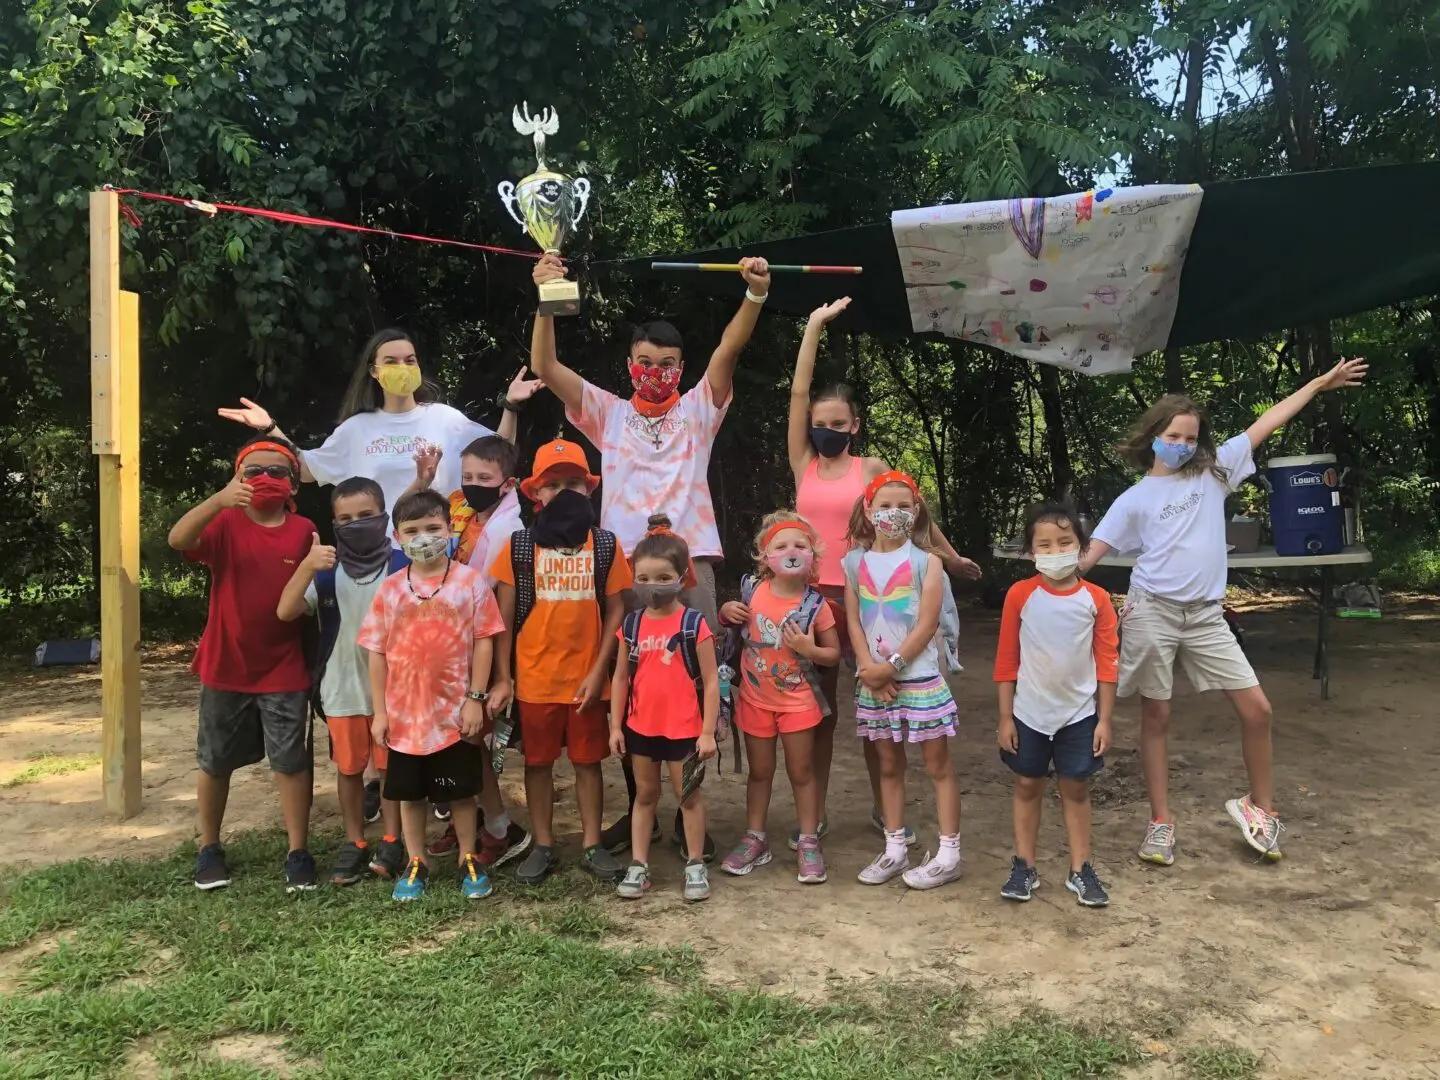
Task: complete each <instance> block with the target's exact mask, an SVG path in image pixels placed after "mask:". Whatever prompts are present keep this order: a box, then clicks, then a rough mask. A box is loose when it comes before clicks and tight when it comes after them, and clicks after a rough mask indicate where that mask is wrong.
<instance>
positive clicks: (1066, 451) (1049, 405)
mask: <svg viewBox="0 0 1440 1080" xmlns="http://www.w3.org/2000/svg"><path fill="white" fill-rule="evenodd" d="M1036 366H1037V367H1038V368H1039V369H1040V405H1041V408H1042V409H1043V411H1044V415H1045V449H1046V450H1047V451H1048V452H1049V455H1050V496H1051V498H1055V499H1064V498H1067V497H1068V496H1069V494H1070V488H1071V487H1072V486H1073V485H1074V483H1075V470H1074V468H1073V466H1072V465H1071V464H1070V442H1069V440H1068V439H1067V438H1066V437H1065V403H1064V400H1063V399H1062V397H1061V395H1060V372H1059V371H1058V370H1056V369H1055V368H1054V367H1053V366H1051V365H1050V364H1038V365H1036Z"/></svg>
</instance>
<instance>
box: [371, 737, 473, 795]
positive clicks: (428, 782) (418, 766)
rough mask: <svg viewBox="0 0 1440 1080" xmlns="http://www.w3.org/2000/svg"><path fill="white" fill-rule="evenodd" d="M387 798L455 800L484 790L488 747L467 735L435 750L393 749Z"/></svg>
mask: <svg viewBox="0 0 1440 1080" xmlns="http://www.w3.org/2000/svg"><path fill="white" fill-rule="evenodd" d="M388 764H389V767H388V768H387V769H386V770H385V792H384V795H385V798H387V799H393V800H395V801H396V802H421V801H423V800H425V799H429V800H430V801H431V802H434V803H448V802H454V801H455V800H456V799H469V798H473V797H474V796H476V795H479V794H480V789H481V788H482V787H484V784H485V768H486V761H485V748H484V747H483V746H476V745H475V744H474V743H468V742H466V741H465V740H464V739H461V740H460V741H459V742H455V743H451V744H450V745H449V746H447V747H445V749H444V750H437V751H435V753H433V754H402V753H401V752H400V751H399V750H391V751H390V761H389V763H388Z"/></svg>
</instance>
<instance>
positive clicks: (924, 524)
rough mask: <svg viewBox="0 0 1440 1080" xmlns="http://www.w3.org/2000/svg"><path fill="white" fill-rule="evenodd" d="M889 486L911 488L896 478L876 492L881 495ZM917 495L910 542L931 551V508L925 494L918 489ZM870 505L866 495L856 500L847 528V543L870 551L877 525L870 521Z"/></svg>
mask: <svg viewBox="0 0 1440 1080" xmlns="http://www.w3.org/2000/svg"><path fill="white" fill-rule="evenodd" d="M887 487H903V488H905V490H906V491H910V488H909V487H908V486H907V485H906V484H903V483H901V482H900V481H898V480H896V481H894V482H893V483H890V484H883V485H881V487H880V490H879V491H877V492H875V494H876V495H879V494H880V492H881V491H884V490H885V489H886V488H887ZM911 494H912V495H914V497H915V524H914V526H913V527H911V529H910V542H911V543H912V544H914V545H915V546H916V547H918V548H919V549H920V550H921V551H929V550H930V548H931V544H930V531H931V530H932V529H933V528H934V524H933V523H932V522H931V520H930V508H929V507H928V506H927V505H926V504H925V496H924V495H921V494H920V493H919V492H918V491H914V492H911ZM869 509H870V508H869V505H868V504H867V503H866V502H865V496H864V495H861V496H860V497H859V498H858V499H856V500H855V508H854V509H853V510H851V511H850V527H849V528H848V529H846V530H845V543H846V544H848V545H849V546H850V547H858V548H864V549H865V550H866V551H869V550H870V548H871V546H872V545H874V543H875V526H874V524H872V523H871V521H870V513H869Z"/></svg>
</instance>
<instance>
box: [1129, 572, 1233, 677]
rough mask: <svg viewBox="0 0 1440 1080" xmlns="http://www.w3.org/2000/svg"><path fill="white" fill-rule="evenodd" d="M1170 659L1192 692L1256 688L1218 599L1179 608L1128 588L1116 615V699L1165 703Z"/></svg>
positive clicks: (1172, 674) (1171, 672) (1171, 674)
mask: <svg viewBox="0 0 1440 1080" xmlns="http://www.w3.org/2000/svg"><path fill="white" fill-rule="evenodd" d="M1176 660H1179V661H1180V664H1181V666H1183V667H1184V669H1185V675H1186V677H1187V678H1188V679H1189V680H1190V683H1191V685H1192V686H1194V687H1195V689H1196V690H1198V691H1202V692H1203V691H1205V690H1245V689H1248V688H1249V687H1252V686H1259V685H1260V680H1259V679H1257V678H1256V677H1255V669H1254V668H1252V667H1251V666H1250V661H1249V660H1247V659H1246V658H1245V653H1244V651H1243V650H1242V649H1241V648H1240V643H1239V642H1238V641H1236V640H1235V635H1234V633H1232V632H1231V630H1230V624H1229V623H1227V622H1226V621H1225V611H1224V609H1223V608H1222V607H1221V606H1220V604H1219V602H1218V601H1212V602H1205V601H1200V602H1197V603H1192V604H1181V603H1176V602H1175V601H1173V600H1166V599H1164V598H1163V597H1159V596H1156V595H1154V594H1153V593H1148V592H1145V591H1144V590H1142V589H1131V590H1130V595H1129V596H1127V597H1126V598H1125V607H1124V608H1123V609H1122V610H1121V612H1120V686H1119V688H1118V693H1119V695H1120V696H1121V697H1129V696H1130V695H1131V694H1135V693H1138V694H1140V696H1141V697H1147V698H1150V699H1152V700H1154V701H1169V700H1170V695H1171V693H1172V691H1173V690H1174V686H1175V661H1176Z"/></svg>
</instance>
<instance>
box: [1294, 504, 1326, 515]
mask: <svg viewBox="0 0 1440 1080" xmlns="http://www.w3.org/2000/svg"><path fill="white" fill-rule="evenodd" d="M1295 512H1296V513H1297V514H1323V513H1325V507H1323V506H1297V507H1296V508H1295Z"/></svg>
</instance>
